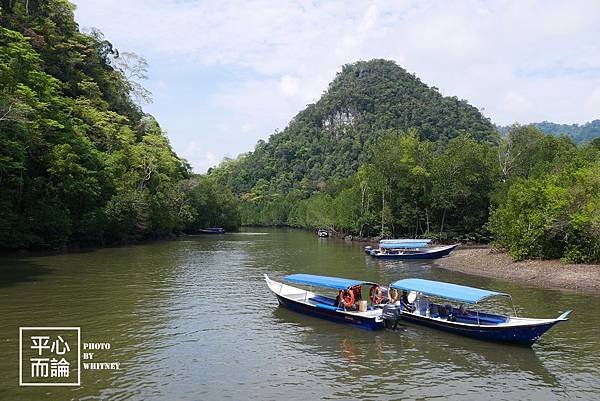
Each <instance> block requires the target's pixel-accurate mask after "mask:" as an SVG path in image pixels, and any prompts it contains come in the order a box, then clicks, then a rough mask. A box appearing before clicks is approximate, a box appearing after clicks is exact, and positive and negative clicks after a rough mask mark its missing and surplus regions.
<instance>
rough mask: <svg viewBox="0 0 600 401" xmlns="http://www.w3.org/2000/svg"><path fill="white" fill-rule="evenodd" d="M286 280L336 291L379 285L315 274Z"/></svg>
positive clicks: (289, 277)
mask: <svg viewBox="0 0 600 401" xmlns="http://www.w3.org/2000/svg"><path fill="white" fill-rule="evenodd" d="M284 279H285V280H287V281H290V282H292V283H298V284H305V285H314V286H317V287H325V288H333V289H336V290H347V289H348V288H350V287H354V286H355V285H363V284H377V283H372V282H370V281H361V280H352V279H347V278H340V277H327V276H315V275H313V274H290V275H289V276H285V277H284Z"/></svg>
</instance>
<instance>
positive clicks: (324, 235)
mask: <svg viewBox="0 0 600 401" xmlns="http://www.w3.org/2000/svg"><path fill="white" fill-rule="evenodd" d="M317 236H318V237H319V238H327V237H329V231H327V230H322V229H321V230H319V231H317Z"/></svg>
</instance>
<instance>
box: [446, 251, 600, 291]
mask: <svg viewBox="0 0 600 401" xmlns="http://www.w3.org/2000/svg"><path fill="white" fill-rule="evenodd" d="M437 264H438V266H440V267H443V268H446V269H450V270H455V271H459V272H462V273H469V274H476V275H480V276H484V277H491V278H500V279H504V280H510V281H518V282H523V283H526V284H529V285H534V286H539V287H545V288H559V289H571V290H577V291H580V292H584V293H588V294H595V295H600V265H583V264H582V265H573V264H565V263H562V262H561V261H559V260H528V261H523V262H513V261H512V259H511V258H510V256H509V255H508V254H506V253H503V252H499V251H497V250H495V249H492V248H489V247H486V248H462V249H461V248H458V249H457V250H455V251H454V252H453V253H451V254H450V256H448V257H446V258H444V259H440V260H439V261H438V263H437Z"/></svg>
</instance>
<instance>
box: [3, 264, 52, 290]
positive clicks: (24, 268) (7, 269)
mask: <svg viewBox="0 0 600 401" xmlns="http://www.w3.org/2000/svg"><path fill="white" fill-rule="evenodd" d="M52 272H53V269H51V268H48V267H44V266H40V265H37V264H35V263H31V262H29V261H25V260H11V261H10V264H8V263H5V262H4V261H2V260H0V288H6V287H12V286H13V285H15V284H18V283H23V282H32V281H36V280H37V279H38V278H39V277H40V276H44V275H47V274H50V273H52Z"/></svg>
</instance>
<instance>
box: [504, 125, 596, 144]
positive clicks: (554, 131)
mask: <svg viewBox="0 0 600 401" xmlns="http://www.w3.org/2000/svg"><path fill="white" fill-rule="evenodd" d="M527 125H530V126H533V127H536V128H538V129H539V130H540V131H542V132H543V133H544V134H548V135H554V136H559V135H566V136H568V137H570V138H571V140H573V142H575V143H576V144H582V143H586V142H590V141H591V140H593V139H595V138H599V137H600V120H593V121H590V122H587V123H585V124H556V123H552V122H549V121H542V122H541V123H531V124H527ZM497 128H498V132H500V134H501V135H503V136H504V135H506V134H507V133H508V130H509V129H510V127H509V126H503V127H502V126H499V127H497Z"/></svg>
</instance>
